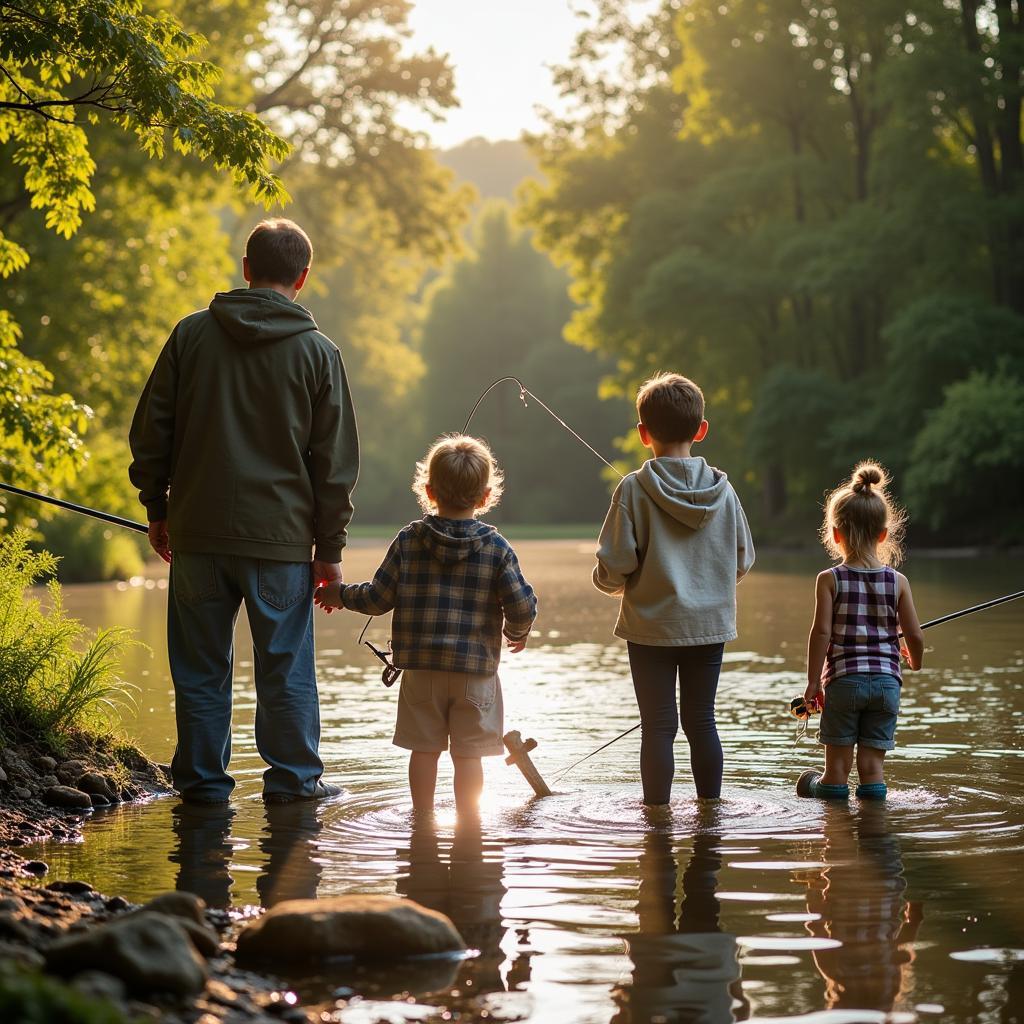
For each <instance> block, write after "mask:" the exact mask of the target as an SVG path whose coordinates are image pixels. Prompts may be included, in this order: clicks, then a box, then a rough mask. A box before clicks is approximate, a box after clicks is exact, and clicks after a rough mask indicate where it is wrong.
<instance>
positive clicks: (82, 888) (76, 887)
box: [46, 879, 96, 896]
mask: <svg viewBox="0 0 1024 1024" xmlns="http://www.w3.org/2000/svg"><path fill="white" fill-rule="evenodd" d="M46 888H47V889H49V890H50V892H62V893H66V894H67V895H68V896H82V895H84V894H85V893H87V892H95V891H96V890H95V889H93V887H92V886H91V885H90V884H89V883H88V882H82V881H79V880H78V879H71V880H69V881H64V880H62V879H61V880H58V881H56V882H51V883H50V884H49V885H48V886H47V887H46Z"/></svg>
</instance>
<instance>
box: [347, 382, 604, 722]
mask: <svg viewBox="0 0 1024 1024" xmlns="http://www.w3.org/2000/svg"><path fill="white" fill-rule="evenodd" d="M506 383H512V384H515V385H516V386H517V387H518V388H519V400H520V401H521V402H522V403H523V408H527V407H528V405H529V403H528V402H527V397H529V398H532V399H533V400H534V401H535V402H536V403H537V404H538V405H539V406H540V407H541V408H542V409H543V410H544V411H545V412H546V413H547V414H548V415H549V416H550V417H551V418H552V419H553V420H554V421H555V422H556V423H558V424H559V426H561V427H564V428H565V429H566V430H567V431H568V432H569V433H570V434H572V436H573V437H575V438H576V440H577V441H579V443H580V444H581V445H583V447H584V448H586V449H587V451H589V452H591V453H592V454H593V455H596V456H597V458H598V459H600V460H601V462H603V463H604V464H605V465H606V466H607V467H608V468H609V469H610V470H611V471H612V472H613V473H616V474H617V475H618V476H619V477H620V478H621V477H622V475H623V474H622V473H621V472H620V471H619V470H617V469H616V468H615V466H613V465H612V464H611V463H610V462H609V461H608V460H607V459H606V458H605V457H604V456H603V455H602V454H601V453H600V452H599V451H598V450H597V449H596V448H595V447H594V446H593V445H592V444H590V442H589V441H587V440H586V439H585V438H583V437H581V436H580V434H578V433H577V432H576V431H575V430H573V429H572V427H570V426H569V424H568V423H566V422H565V420H563V419H562V417H561V416H559V415H558V413H557V412H555V411H554V409H552V408H551V406H549V405H548V404H547V403H546V402H544V401H543V400H542V399H540V398H538V397H537V395H535V394H534V393H533V392H532V391H531V390H530V389H529V388H528V387H527V386H526V385H525V384H524V383H523V382H522V381H521V380H520V379H519V378H518V377H512V376H508V377H498V378H497V379H496V380H492V381H491V383H490V384H488V385H487V387H486V388H484V390H483V391H481V392H480V396H479V397H478V398H477V400H476V401H475V402H474V403H473V408H472V409H470V410H469V415H468V416H467V417H466V422H465V423H464V424H463V425H462V433H463V434H465V433H466V432H467V431H468V430H469V425H470V424H471V423H472V422H473V417H474V416H475V415H476V412H477V409H479V408H480V406H481V404H482V403H483V400H484V399H485V398H486V397H487V396H488V395H489V394H490V393H491V392H492V391H493V390H494V389H495V388H496V387H498V385H499V384H506ZM373 618H374V616H372V615H368V616H367V618H366V622H365V623H364V625H363V628H362V631H361V632H360V634H359V639H358V640H357V641H356V643H357V644H365V645H366V646H367V647H368V648H369V649H370V651H371V652H372V653H373V656H374V657H375V658H376V659H377V660H378V661H380V662H381V664H383V666H384V670H383V672H382V673H381V680H382V682H383V683H384V685H385V686H391V685H392V684H393V683H394V682H395V680H396V679H398V677H399V676H400V675H401V674H402V670H401V669H398V668H395V666H394V664H393V663H392V661H391V654H390V651H382V650H381V649H380V648H379V647H376V646H375V645H374V644H373V642H372V641H370V640H365V639H364V637H365V636H366V631H367V629H369V628H370V623H371V622H372V621H373ZM389 647H390V645H389ZM613 742H614V741H613Z"/></svg>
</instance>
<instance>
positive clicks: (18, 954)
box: [0, 941, 45, 971]
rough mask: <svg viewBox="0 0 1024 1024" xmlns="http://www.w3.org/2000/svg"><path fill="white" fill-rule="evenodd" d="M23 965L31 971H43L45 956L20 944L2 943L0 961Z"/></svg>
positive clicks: (0, 943)
mask: <svg viewBox="0 0 1024 1024" xmlns="http://www.w3.org/2000/svg"><path fill="white" fill-rule="evenodd" d="M5 960H6V961H8V962H11V963H16V964H21V966H22V967H27V968H28V969H29V970H30V971H38V970H41V969H42V967H43V964H44V963H45V961H44V960H43V954H42V953H37V952H36V951H35V950H34V949H32V948H31V947H30V946H23V945H21V944H20V943H18V942H3V941H0V961H5Z"/></svg>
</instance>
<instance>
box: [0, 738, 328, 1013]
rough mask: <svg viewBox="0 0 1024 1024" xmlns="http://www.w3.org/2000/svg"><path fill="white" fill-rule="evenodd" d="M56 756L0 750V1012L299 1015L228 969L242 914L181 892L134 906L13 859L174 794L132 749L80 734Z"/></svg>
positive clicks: (281, 993) (281, 996)
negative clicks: (126, 807) (115, 807)
mask: <svg viewBox="0 0 1024 1024" xmlns="http://www.w3.org/2000/svg"><path fill="white" fill-rule="evenodd" d="M65 753H66V755H67V756H64V757H62V758H59V759H58V758H55V757H53V756H52V755H51V754H49V753H43V752H41V751H40V750H39V749H38V748H36V747H34V746H32V745H29V744H25V745H19V746H12V747H7V748H5V749H4V750H2V751H0V1017H2V1018H3V1019H4V1020H10V1021H18V1022H19V1024H49V1022H51V1021H53V1020H57V1019H59V1020H61V1021H65V1022H67V1024H79V1022H80V1024H121V1022H127V1021H140V1020H152V1021H160V1022H161V1024H186V1022H201V1024H218V1022H223V1024H238V1022H246V1024H270V1022H280V1021H295V1022H299V1021H303V1022H304V1021H306V1020H308V1019H309V1018H308V1017H307V1014H306V1013H305V1011H304V1010H302V1009H300V1008H298V1007H297V1006H295V1002H296V999H297V997H295V996H294V994H292V993H291V992H289V991H287V989H286V988H285V986H283V985H282V984H281V983H280V982H277V981H275V980H273V979H271V978H268V977H265V976H262V975H259V974H253V973H250V972H247V971H242V970H239V969H238V968H236V967H234V966H233V964H232V963H231V962H230V959H229V954H230V950H231V948H232V947H231V944H230V943H225V941H224V940H225V935H226V933H227V932H228V930H229V929H231V928H232V927H233V926H234V925H235V924H236V919H237V918H238V917H239V916H240V915H239V914H234V915H232V914H229V913H228V912H226V911H223V910H210V909H208V908H207V907H206V906H205V904H204V903H203V901H202V900H200V899H198V898H197V897H194V896H191V895H190V894H187V893H165V894H163V895H162V896H158V897H157V898H156V899H154V900H152V901H150V903H149V904H147V905H138V904H133V903H131V902H129V901H128V900H127V899H125V898H124V897H122V896H118V895H114V896H107V895H105V894H103V893H100V892H97V891H96V890H95V889H94V887H93V886H92V885H91V884H90V883H89V882H88V881H84V880H81V879H62V880H58V881H48V880H47V876H48V875H49V866H48V865H47V864H46V863H44V862H43V861H40V860H26V859H25V858H24V857H22V856H21V855H20V854H19V852H18V849H19V848H20V847H22V846H24V845H26V844H28V843H30V842H37V841H39V840H41V839H51V840H58V841H61V842H76V841H79V840H81V839H82V825H83V823H84V822H85V821H86V820H87V818H88V816H89V815H90V814H91V812H92V809H93V808H94V807H103V806H109V805H111V804H113V803H124V802H130V801H140V800H148V799H153V798H157V797H160V796H165V795H169V794H170V793H171V789H170V785H169V783H168V781H167V777H166V775H165V774H164V770H163V768H162V767H161V766H160V765H157V764H156V763H154V762H152V761H150V760H149V759H148V758H146V757H145V755H143V754H142V753H141V752H140V751H138V750H137V749H136V748H134V747H132V746H131V745H128V744H120V743H116V742H114V741H113V740H108V739H84V738H83V739H78V740H75V741H72V742H71V743H69V745H68V748H67V751H66V752H65ZM144 915H145V916H146V917H147V920H145V921H143V920H142V918H143V916H144ZM154 918H159V920H158V921H154ZM122 922H123V923H124V924H126V925H127V927H124V926H123V925H122ZM114 924H117V925H118V927H117V928H114V929H111V928H110V926H111V925H114ZM97 965H103V966H107V967H108V968H109V970H110V973H108V971H106V970H102V969H98V966H97Z"/></svg>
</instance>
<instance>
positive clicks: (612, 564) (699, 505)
mask: <svg viewBox="0 0 1024 1024" xmlns="http://www.w3.org/2000/svg"><path fill="white" fill-rule="evenodd" d="M636 407H637V414H638V416H639V419H640V422H639V423H638V424H637V431H638V432H639V434H640V440H641V441H642V442H643V444H644V447H646V448H649V449H650V450H651V453H652V454H653V456H654V458H652V459H649V460H648V461H647V462H645V463H644V464H643V466H642V467H641V468H640V469H639V470H637V471H636V472H634V473H630V474H629V475H628V476H626V477H624V478H623V479H622V482H621V483H620V484H619V486H618V487H617V488H616V489H615V493H614V494H613V495H612V501H611V507H610V508H609V510H608V516H607V518H606V519H605V522H604V526H603V527H602V529H601V537H600V540H599V542H598V550H597V567H596V568H595V569H594V584H595V586H596V587H597V588H598V590H601V591H603V592H604V593H606V594H611V595H612V596H614V597H621V599H622V603H621V606H620V609H619V619H618V622H617V623H616V626H615V635H616V636H618V637H621V638H622V639H623V640H625V641H626V643H627V646H628V649H629V666H630V670H631V672H632V675H633V688H634V690H635V691H636V700H637V704H638V705H639V708H640V720H641V722H642V729H641V734H642V740H641V745H640V777H641V780H642V782H643V791H644V803H645V804H648V805H651V806H656V805H661V804H667V803H668V801H669V797H670V796H671V793H672V777H673V774H674V772H675V761H674V758H673V754H672V745H673V742H674V740H675V737H676V732H677V728H678V727H677V722H678V721H681V722H682V726H683V732H684V733H685V734H686V739H687V741H688V742H689V744H690V765H691V767H692V770H693V779H694V783H695V785H696V788H697V795H698V796H699V797H706V798H714V797H718V796H719V795H720V794H721V791H722V744H721V741H720V740H719V738H718V729H717V727H716V725H715V693H716V691H717V689H718V676H719V673H720V672H721V668H722V654H723V652H724V648H725V644H726V642H727V641H729V640H735V639H736V584H737V582H738V581H739V580H741V579H742V578H743V577H744V576H745V575H746V574H747V572H749V571H750V567H751V566H752V565H753V564H754V544H753V541H752V540H751V536H750V529H749V528H748V526H747V520H746V517H745V516H744V514H743V508H742V506H741V505H740V500H739V498H738V497H737V496H736V492H735V491H734V490H733V488H732V485H731V484H730V483H729V480H728V478H727V477H726V475H725V473H723V472H722V471H721V470H719V469H715V468H714V467H713V466H709V465H708V464H707V462H705V461H704V459H702V458H695V457H693V456H692V455H691V454H690V448H691V446H692V445H693V444H696V443H697V442H698V441H702V440H703V439H704V437H705V436H706V435H707V432H708V423H707V420H705V419H704V395H703V393H702V392H701V390H700V388H699V387H697V385H696V384H694V383H693V381H691V380H688V379H687V378H686V377H683V376H681V375H680V374H678V373H661V374H658V375H657V376H656V377H653V378H651V379H650V380H649V381H647V382H646V383H645V384H644V385H643V386H642V387H641V388H640V390H639V392H638V393H637V399H636ZM677 678H678V681H679V682H678V685H679V703H678V705H677V703H676V680H677Z"/></svg>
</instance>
